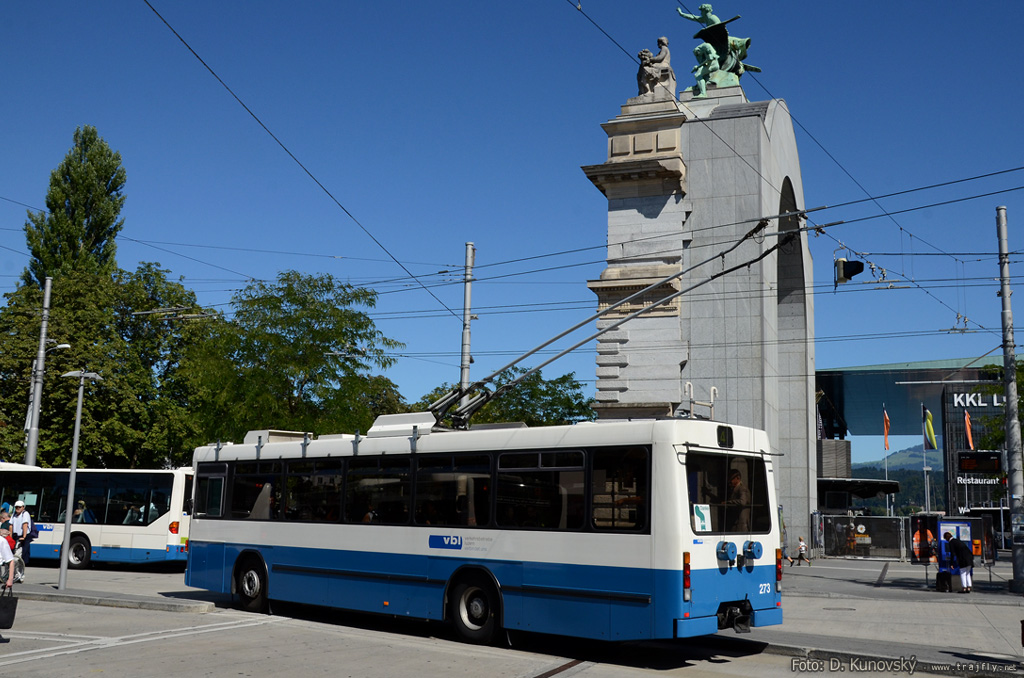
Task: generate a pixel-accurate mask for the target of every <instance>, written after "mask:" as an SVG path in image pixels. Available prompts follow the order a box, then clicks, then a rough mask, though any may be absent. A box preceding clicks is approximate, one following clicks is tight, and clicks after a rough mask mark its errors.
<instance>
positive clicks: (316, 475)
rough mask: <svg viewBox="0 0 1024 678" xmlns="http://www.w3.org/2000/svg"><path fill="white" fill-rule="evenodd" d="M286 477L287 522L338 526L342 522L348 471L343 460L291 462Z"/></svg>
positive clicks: (285, 502) (285, 506) (285, 509)
mask: <svg viewBox="0 0 1024 678" xmlns="http://www.w3.org/2000/svg"><path fill="white" fill-rule="evenodd" d="M286 471H287V473H286V475H285V480H284V482H285V491H284V519H285V520H294V521H300V522H310V523H335V522H339V521H340V519H341V490H342V487H343V483H344V467H343V466H342V462H341V459H318V460H316V461H307V460H302V461H292V462H288V466H287V469H286Z"/></svg>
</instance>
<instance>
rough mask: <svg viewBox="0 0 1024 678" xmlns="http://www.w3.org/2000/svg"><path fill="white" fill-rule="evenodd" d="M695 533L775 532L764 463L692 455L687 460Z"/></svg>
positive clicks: (723, 456) (692, 522)
mask: <svg viewBox="0 0 1024 678" xmlns="http://www.w3.org/2000/svg"><path fill="white" fill-rule="evenodd" d="M686 469H687V489H688V493H689V495H690V502H689V505H690V520H691V524H692V526H693V529H694V531H695V532H717V533H750V532H768V531H770V530H771V511H770V509H769V506H768V484H767V479H766V476H765V470H764V462H763V461H761V460H760V459H757V458H755V457H745V456H739V455H723V454H704V453H701V452H691V453H690V454H688V455H687V459H686Z"/></svg>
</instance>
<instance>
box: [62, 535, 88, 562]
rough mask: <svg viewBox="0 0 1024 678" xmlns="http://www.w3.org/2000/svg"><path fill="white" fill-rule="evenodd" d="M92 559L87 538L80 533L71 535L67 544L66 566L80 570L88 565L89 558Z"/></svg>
mask: <svg viewBox="0 0 1024 678" xmlns="http://www.w3.org/2000/svg"><path fill="white" fill-rule="evenodd" d="M91 559H92V548H91V547H90V545H89V540H88V539H86V538H85V537H83V536H81V535H75V536H74V537H71V545H70V546H68V567H70V568H71V569H73V570H81V569H84V568H86V567H89V560H91Z"/></svg>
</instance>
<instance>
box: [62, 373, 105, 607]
mask: <svg viewBox="0 0 1024 678" xmlns="http://www.w3.org/2000/svg"><path fill="white" fill-rule="evenodd" d="M61 376H62V377H74V378H75V379H78V409H77V411H76V412H75V437H74V441H73V442H72V443H71V468H70V471H69V473H68V498H67V500H66V501H65V502H64V541H63V542H61V547H60V577H59V578H58V579H57V590H58V591H63V590H64V586H65V585H66V584H67V581H68V550H69V549H70V548H71V517H72V513H73V511H72V507H71V502H73V501H74V500H75V469H77V468H78V433H79V431H81V430H82V393H83V392H84V391H85V380H86V379H89V380H91V381H103V377H101V376H100V375H98V374H96V373H95V372H84V371H82V370H75V371H74V372H68V373H66V374H62V375H61Z"/></svg>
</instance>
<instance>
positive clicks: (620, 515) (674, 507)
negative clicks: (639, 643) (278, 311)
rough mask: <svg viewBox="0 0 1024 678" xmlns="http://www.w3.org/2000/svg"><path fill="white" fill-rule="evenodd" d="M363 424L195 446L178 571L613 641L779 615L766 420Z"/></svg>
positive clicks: (460, 626) (261, 588)
mask: <svg viewBox="0 0 1024 678" xmlns="http://www.w3.org/2000/svg"><path fill="white" fill-rule="evenodd" d="M434 423H435V418H434V416H433V415H432V414H430V413H413V414H397V415H386V416H382V417H379V418H378V419H377V421H376V422H375V424H374V426H373V427H372V428H371V429H370V430H369V431H368V432H367V434H366V435H365V436H359V435H323V436H319V437H317V438H315V439H313V438H312V437H311V436H309V435H306V434H294V433H288V432H278V431H253V432H250V433H249V435H248V436H246V439H245V441H244V442H243V443H241V444H227V445H221V444H217V445H209V446H205V447H200V448H198V449H197V450H196V452H195V457H194V462H193V463H194V470H195V473H196V496H195V512H194V515H193V520H192V525H191V541H190V547H189V552H188V564H187V568H186V577H185V583H186V584H188V585H189V586H193V587H198V588H203V589H208V590H211V591H216V592H222V593H229V592H230V593H232V594H236V595H237V596H238V598H239V600H240V601H241V603H242V604H243V606H244V607H245V608H247V609H250V610H254V611H258V610H263V609H266V608H267V606H268V601H270V600H282V601H291V602H297V603H305V604H313V605H322V606H330V607H336V608H343V609H348V610H358V611H365V612H373V613H383V614H389V615H395V616H400V617H410V618H419V619H432V620H447V621H449V622H451V623H452V624H453V625H454V627H455V629H456V631H457V632H458V634H459V636H460V637H461V638H462V639H464V640H467V641H470V642H479V643H486V642H490V641H491V640H492V639H493V638H494V637H495V634H496V633H497V631H498V630H499V629H501V628H506V629H515V630H525V631H535V632H541V633H553V634H562V635H572V636H578V637H584V638H596V639H604V640H636V639H653V638H679V637H689V636H698V635H702V634H710V633H715V632H716V631H718V630H720V629H724V628H734V629H736V630H738V631H743V630H748V629H749V627H751V626H764V625H769V624H779V623H781V622H782V602H781V594H780V591H779V583H780V580H781V576H782V566H781V551H780V549H779V526H778V523H777V519H776V517H775V516H777V511H776V510H775V508H774V507H776V506H777V502H776V498H775V482H774V479H773V476H772V460H771V457H770V454H769V443H768V437H767V435H766V434H765V433H764V432H763V431H759V430H754V429H750V428H744V427H739V426H728V425H724V424H721V423H718V422H713V421H706V420H698V419H664V420H646V421H618V422H612V421H604V422H588V423H580V424H575V425H571V426H548V427H537V428H527V427H522V426H519V427H505V428H490V427H489V428H484V429H477V430H473V429H471V430H466V431H449V430H437V429H436V428H435V426H434Z"/></svg>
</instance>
